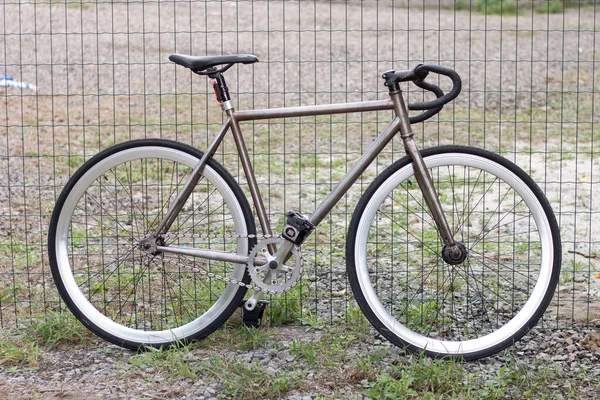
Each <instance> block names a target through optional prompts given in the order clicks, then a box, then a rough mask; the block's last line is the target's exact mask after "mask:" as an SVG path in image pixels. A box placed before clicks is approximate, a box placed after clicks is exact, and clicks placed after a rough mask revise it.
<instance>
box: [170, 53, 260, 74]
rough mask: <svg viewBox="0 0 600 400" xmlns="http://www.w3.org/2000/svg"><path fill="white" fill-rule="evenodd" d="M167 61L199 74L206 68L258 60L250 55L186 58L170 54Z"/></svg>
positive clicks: (182, 55) (249, 62) (250, 62)
mask: <svg viewBox="0 0 600 400" xmlns="http://www.w3.org/2000/svg"><path fill="white" fill-rule="evenodd" d="M169 60H171V61H173V62H174V63H175V64H179V65H183V66H184V67H186V68H189V69H191V70H193V71H195V72H196V71H197V72H201V71H204V70H205V69H207V68H210V67H214V66H215V65H221V64H236V63H242V64H253V63H255V62H258V58H257V57H256V56H253V55H251V54H233V55H229V56H208V57H196V56H187V55H185V54H171V55H170V56H169Z"/></svg>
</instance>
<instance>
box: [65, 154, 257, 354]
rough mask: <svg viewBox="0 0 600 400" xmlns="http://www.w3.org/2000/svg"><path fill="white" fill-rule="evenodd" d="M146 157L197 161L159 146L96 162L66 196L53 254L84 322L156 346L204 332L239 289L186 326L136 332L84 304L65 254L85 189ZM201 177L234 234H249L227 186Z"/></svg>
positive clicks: (241, 246) (208, 171)
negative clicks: (227, 215)
mask: <svg viewBox="0 0 600 400" xmlns="http://www.w3.org/2000/svg"><path fill="white" fill-rule="evenodd" d="M148 157H156V158H163V159H168V160H171V161H176V162H179V163H182V164H184V165H187V166H189V167H191V168H193V167H194V166H195V165H196V164H197V163H198V161H199V160H198V158H196V157H194V156H192V155H190V154H188V153H185V152H183V151H180V150H176V149H172V148H167V147H160V146H142V147H135V148H131V149H127V150H123V151H120V152H118V153H115V154H113V155H111V156H109V157H107V158H105V159H103V160H102V161H100V162H98V163H97V164H96V165H94V166H93V167H92V168H90V169H89V170H88V171H87V172H86V173H85V174H84V175H83V176H82V177H81V178H80V179H79V180H78V181H77V183H76V184H75V186H74V187H73V188H72V190H71V192H70V193H69V196H68V197H67V199H66V200H65V203H64V205H63V208H62V211H61V214H60V217H59V219H58V224H57V228H56V240H55V246H56V248H55V250H56V261H57V265H58V271H59V273H60V277H61V280H62V282H63V284H64V286H65V289H66V291H67V293H68V294H69V296H70V298H71V300H72V301H73V303H74V304H75V306H76V307H77V309H78V310H79V311H80V312H81V313H83V314H84V315H85V317H86V318H87V319H89V320H90V321H91V322H92V323H93V324H94V325H96V326H97V327H98V328H99V329H101V330H103V331H104V332H106V333H108V334H110V335H113V336H116V337H118V338H120V339H122V340H127V341H133V342H140V343H148V344H156V343H164V342H172V341H175V340H177V339H183V338H187V337H189V336H192V335H194V334H196V333H198V332H199V331H201V330H202V329H204V328H206V327H207V326H208V325H209V324H210V323H211V322H213V321H214V320H215V319H216V318H218V317H219V316H220V315H221V314H222V313H223V312H224V311H225V309H226V308H227V307H228V306H229V304H230V303H231V301H232V300H233V298H234V296H235V295H236V293H237V291H238V289H239V286H238V285H233V284H230V285H228V286H227V288H226V289H225V290H224V291H223V293H222V294H221V296H220V297H219V299H218V300H217V301H216V302H215V304H213V306H212V307H211V308H210V309H208V310H207V311H206V312H205V313H204V314H203V315H202V316H201V317H200V318H198V319H196V320H194V321H192V322H189V323H187V324H186V325H183V326H180V327H177V328H173V329H169V330H162V331H143V330H136V329H133V328H129V327H126V326H123V325H121V324H118V323H116V322H114V321H113V320H111V319H110V318H108V317H106V316H105V315H103V314H102V313H100V312H99V311H98V310H97V309H96V308H95V307H94V306H93V305H92V304H91V303H90V302H89V301H88V300H87V298H86V297H85V295H84V294H83V293H82V291H81V290H80V289H79V286H78V285H77V282H76V281H75V278H74V276H73V273H72V270H71V263H70V260H69V255H68V250H67V249H68V245H67V243H68V232H69V223H70V220H71V217H72V215H73V212H74V209H75V207H76V205H77V203H78V201H79V199H80V198H81V196H82V195H83V193H84V192H85V191H86V189H87V188H88V186H89V185H90V184H91V183H92V182H93V181H94V180H96V178H97V177H98V176H100V175H101V174H102V173H104V172H105V171H107V170H109V169H111V168H113V167H115V166H117V165H119V164H121V163H123V162H127V161H132V160H136V159H141V158H148ZM203 174H204V176H205V178H206V179H208V180H209V181H210V182H211V183H212V184H213V185H214V186H215V187H216V188H217V190H218V191H219V193H220V195H221V196H222V197H223V199H224V200H225V202H226V204H227V206H228V207H229V211H230V212H231V214H232V216H233V221H234V224H235V227H236V232H237V233H239V234H245V233H248V231H247V227H246V220H245V218H244V214H243V211H242V207H241V205H240V204H239V203H238V201H237V198H236V196H235V194H234V193H233V191H232V190H231V188H230V187H229V185H228V184H227V183H226V182H225V180H224V179H223V178H222V177H221V176H220V175H219V174H218V173H217V172H215V171H214V170H213V169H212V168H210V167H209V166H208V165H207V166H205V167H204V172H203ZM237 252H238V254H248V243H247V241H245V240H239V241H238V247H237ZM244 270H245V265H241V264H236V265H235V268H234V271H233V274H232V277H233V278H235V279H237V280H241V279H242V278H243V276H244Z"/></svg>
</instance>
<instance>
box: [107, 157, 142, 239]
mask: <svg viewBox="0 0 600 400" xmlns="http://www.w3.org/2000/svg"><path fill="white" fill-rule="evenodd" d="M111 172H112V174H113V175H114V177H115V179H116V180H117V182H119V184H120V185H121V187H122V188H123V189H125V190H126V191H127V193H128V194H129V198H130V199H131V202H130V203H132V204H133V205H135V208H137V209H138V211H139V212H140V213H141V215H142V218H143V219H144V221H146V222H148V220H147V219H146V217H145V215H144V212H143V211H142V210H141V209H140V207H139V205H138V203H137V202H136V201H135V200H134V199H133V195H132V194H131V191H130V190H127V187H126V186H125V185H123V183H122V182H121V180H120V179H119V177H118V176H117V174H116V173H115V171H114V170H112V169H111ZM125 172H126V173H127V179H128V180H129V181H131V177H130V176H129V169H127V168H126V171H125ZM114 197H115V198H116V196H114ZM135 222H136V225H137V219H135ZM137 233H138V235H139V234H140V230H139V229H137Z"/></svg>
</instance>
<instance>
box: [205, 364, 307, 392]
mask: <svg viewBox="0 0 600 400" xmlns="http://www.w3.org/2000/svg"><path fill="white" fill-rule="evenodd" d="M200 369H201V370H202V374H203V376H204V377H209V378H213V379H216V380H218V381H220V382H221V390H220V394H219V397H220V398H222V399H242V398H243V399H248V400H254V399H275V398H280V397H282V396H283V395H285V394H286V393H287V392H288V391H290V390H291V389H293V388H294V387H295V382H296V381H297V379H296V376H297V375H298V374H299V372H297V371H282V370H280V371H277V372H275V373H271V374H270V373H267V372H265V370H264V369H263V368H262V367H261V366H260V364H259V363H258V362H254V363H251V364H248V363H244V362H242V361H238V360H236V359H230V358H225V357H219V356H217V355H213V356H212V357H211V358H210V359H209V360H208V361H202V362H201V363H200Z"/></svg>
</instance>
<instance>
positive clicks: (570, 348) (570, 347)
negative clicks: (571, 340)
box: [567, 344, 577, 353]
mask: <svg viewBox="0 0 600 400" xmlns="http://www.w3.org/2000/svg"><path fill="white" fill-rule="evenodd" d="M567 351H568V352H569V353H575V352H576V351H577V346H575V345H574V344H571V345H568V346H567Z"/></svg>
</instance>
